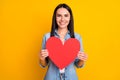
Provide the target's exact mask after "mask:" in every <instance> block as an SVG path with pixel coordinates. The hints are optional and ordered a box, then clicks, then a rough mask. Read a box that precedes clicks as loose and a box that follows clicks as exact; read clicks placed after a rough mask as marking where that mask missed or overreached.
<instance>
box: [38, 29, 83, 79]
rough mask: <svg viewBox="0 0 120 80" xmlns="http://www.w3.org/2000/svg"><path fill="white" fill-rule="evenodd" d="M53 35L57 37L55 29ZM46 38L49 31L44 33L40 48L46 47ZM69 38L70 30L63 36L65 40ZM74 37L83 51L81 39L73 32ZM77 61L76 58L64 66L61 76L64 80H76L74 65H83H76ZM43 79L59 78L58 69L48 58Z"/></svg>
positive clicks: (48, 36) (48, 35)
mask: <svg viewBox="0 0 120 80" xmlns="http://www.w3.org/2000/svg"><path fill="white" fill-rule="evenodd" d="M55 37H58V38H59V35H58V33H57V30H56V31H55ZM48 38H50V33H47V34H45V35H44V37H43V41H42V49H46V41H47V39H48ZM69 38H70V32H69V31H68V33H67V34H66V36H65V40H67V39H69ZM75 38H76V39H77V40H79V42H80V51H83V46H82V39H81V37H80V35H79V34H77V33H75ZM68 56H69V55H68ZM78 61H79V59H77V58H76V59H75V60H74V61H73V62H72V63H71V64H69V65H68V66H67V67H66V68H65V73H64V76H63V77H64V78H65V80H78V76H77V74H76V70H75V66H76V67H77V68H81V67H83V66H78V65H77V62H78ZM40 66H41V67H42V68H45V67H46V66H42V65H41V64H40ZM44 80H60V73H59V69H58V67H57V66H56V65H55V64H54V63H53V62H52V61H51V60H50V59H48V70H47V73H46V75H45V78H44Z"/></svg>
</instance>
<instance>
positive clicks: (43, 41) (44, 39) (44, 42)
mask: <svg viewBox="0 0 120 80" xmlns="http://www.w3.org/2000/svg"><path fill="white" fill-rule="evenodd" d="M42 49H46V35H44V36H43V39H42ZM46 61H47V65H48V63H49V60H48V57H47V58H46ZM47 65H46V66H47ZM40 66H41V67H42V68H45V67H46V66H43V65H42V64H40Z"/></svg>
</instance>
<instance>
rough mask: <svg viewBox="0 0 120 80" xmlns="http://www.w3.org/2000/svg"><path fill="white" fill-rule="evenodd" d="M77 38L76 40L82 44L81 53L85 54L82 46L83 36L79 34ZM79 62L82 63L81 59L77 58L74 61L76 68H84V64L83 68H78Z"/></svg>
mask: <svg viewBox="0 0 120 80" xmlns="http://www.w3.org/2000/svg"><path fill="white" fill-rule="evenodd" d="M75 38H76V39H77V40H79V42H80V51H81V52H83V51H84V50H83V45H82V38H81V36H80V35H78V34H77V35H76V36H75ZM79 61H80V59H78V58H76V59H75V61H74V64H75V66H76V67H77V68H82V67H83V66H84V64H83V65H82V66H78V62H79Z"/></svg>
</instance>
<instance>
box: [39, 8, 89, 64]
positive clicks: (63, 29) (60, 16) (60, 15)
mask: <svg viewBox="0 0 120 80" xmlns="http://www.w3.org/2000/svg"><path fill="white" fill-rule="evenodd" d="M69 21H70V13H69V12H68V10H67V9H65V8H59V9H58V10H57V12H56V22H57V25H58V34H59V36H60V40H61V41H62V43H63V44H64V37H65V35H66V33H67V32H68V29H67V26H68V24H69ZM48 56H49V53H48V51H47V49H44V50H41V51H40V53H39V62H40V63H41V64H42V65H43V66H46V65H47V62H46V60H45V59H46V57H48ZM77 57H78V59H80V60H79V62H78V66H82V65H83V64H84V62H85V61H86V60H87V54H86V53H84V52H81V51H79V52H78V55H77Z"/></svg>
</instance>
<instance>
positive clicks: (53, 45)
mask: <svg viewBox="0 0 120 80" xmlns="http://www.w3.org/2000/svg"><path fill="white" fill-rule="evenodd" d="M46 49H47V50H48V52H49V58H50V59H51V60H52V62H53V63H54V64H55V65H56V66H57V67H58V68H59V69H63V68H65V67H66V66H68V65H69V64H70V63H71V62H73V61H74V60H75V58H76V57H77V54H78V52H79V50H80V43H79V41H78V40H77V39H75V38H69V39H68V40H66V41H65V42H64V45H63V44H62V42H61V40H60V39H59V38H56V37H50V38H49V39H48V40H47V43H46Z"/></svg>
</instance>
